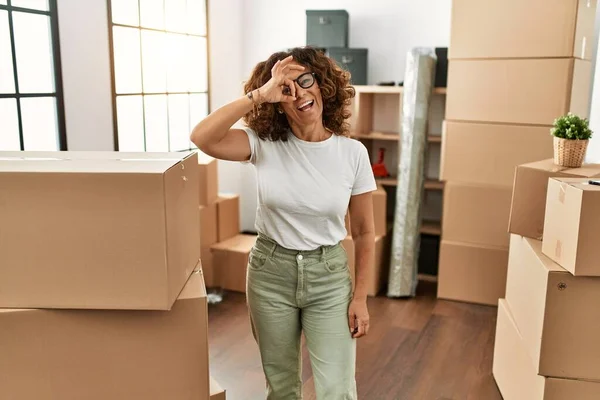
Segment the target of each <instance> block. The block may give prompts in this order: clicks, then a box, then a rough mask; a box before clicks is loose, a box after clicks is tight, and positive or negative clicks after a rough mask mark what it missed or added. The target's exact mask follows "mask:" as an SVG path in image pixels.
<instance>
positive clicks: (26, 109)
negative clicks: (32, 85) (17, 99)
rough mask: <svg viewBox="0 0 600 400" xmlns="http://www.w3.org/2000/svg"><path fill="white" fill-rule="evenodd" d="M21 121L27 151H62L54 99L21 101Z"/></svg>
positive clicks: (43, 98) (40, 98)
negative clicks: (59, 142)
mask: <svg viewBox="0 0 600 400" xmlns="http://www.w3.org/2000/svg"><path fill="white" fill-rule="evenodd" d="M21 119H22V121H23V141H24V144H25V150H38V151H57V150H60V146H59V144H58V124H57V122H56V99H55V98H54V97H29V98H24V99H21Z"/></svg>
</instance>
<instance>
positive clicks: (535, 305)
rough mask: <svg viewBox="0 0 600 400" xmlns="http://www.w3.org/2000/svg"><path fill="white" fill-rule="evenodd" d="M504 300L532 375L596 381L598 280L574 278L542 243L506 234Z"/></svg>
mask: <svg viewBox="0 0 600 400" xmlns="http://www.w3.org/2000/svg"><path fill="white" fill-rule="evenodd" d="M506 301H507V302H508V304H509V305H510V308H511V310H512V314H513V316H514V319H515V321H516V324H517V326H518V328H519V331H520V332H521V336H522V338H523V342H524V344H525V345H526V347H527V351H528V353H529V355H530V356H531V359H532V367H535V371H536V373H539V374H540V375H545V376H555V377H561V378H573V379H575V378H577V379H589V380H600V363H598V360H600V342H599V341H598V338H599V337H600V320H598V318H591V316H592V315H594V314H595V313H596V311H595V310H596V306H597V305H598V304H600V278H585V277H574V276H573V275H571V274H570V273H569V272H567V271H566V270H565V269H563V268H561V267H560V266H559V265H558V264H556V263H555V262H553V261H552V260H550V259H549V258H548V257H546V256H545V255H543V254H542V242H540V241H538V240H535V239H529V238H523V237H521V236H518V235H511V240H510V251H509V256H508V277H507V283H506Z"/></svg>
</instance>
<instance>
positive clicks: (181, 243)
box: [0, 152, 209, 400]
mask: <svg viewBox="0 0 600 400" xmlns="http://www.w3.org/2000/svg"><path fill="white" fill-rule="evenodd" d="M196 164H197V157H196V155H195V154H194V153H162V154H158V153H153V154H137V153H113V152H110V153H95V152H92V153H78V152H62V153H58V152H57V153H43V154H41V153H30V152H14V153H2V154H0V187H2V191H0V220H1V221H2V228H1V229H0V326H2V327H3V329H0V354H2V356H1V357H0V388H2V389H1V393H2V395H1V396H0V397H2V398H10V399H33V398H35V399H61V400H62V399H73V400H75V399H82V398H85V399H92V400H93V399H98V400H100V399H134V398H144V399H165V398H190V397H193V398H197V399H208V398H209V375H208V337H207V336H208V334H207V302H206V291H205V287H204V280H203V275H202V272H201V268H200V267H201V265H200V263H199V261H198V260H199V257H200V246H199V243H200V241H199V230H198V227H197V223H196V221H197V219H198V216H197V213H198V175H197V174H198V169H197V168H196ZM32 383H34V384H32Z"/></svg>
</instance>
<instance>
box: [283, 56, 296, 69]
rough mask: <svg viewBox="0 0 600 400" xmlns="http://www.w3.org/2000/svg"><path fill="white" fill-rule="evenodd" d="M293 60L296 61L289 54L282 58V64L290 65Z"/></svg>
mask: <svg viewBox="0 0 600 400" xmlns="http://www.w3.org/2000/svg"><path fill="white" fill-rule="evenodd" d="M292 61H294V57H292V56H287V57H286V58H284V59H283V60H281V66H282V67H284V66H286V65H288V64H289V63H291V62H292Z"/></svg>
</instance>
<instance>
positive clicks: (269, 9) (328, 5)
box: [243, 0, 452, 84]
mask: <svg viewBox="0 0 600 400" xmlns="http://www.w3.org/2000/svg"><path fill="white" fill-rule="evenodd" d="M451 3H452V2H451V0H370V1H365V0H305V1H293V2H292V1H281V0H250V1H248V0H246V2H245V3H244V7H245V8H244V28H245V31H244V38H243V39H244V41H243V43H244V65H243V66H244V70H245V71H246V73H247V74H249V73H250V70H251V69H252V67H253V66H254V65H255V64H256V63H257V62H259V61H261V60H264V59H266V58H267V57H268V56H269V55H270V54H271V53H273V52H275V51H280V50H285V49H287V48H289V47H294V46H303V45H305V44H306V10H307V9H309V10H310V9H344V10H347V11H348V13H349V15H350V35H349V41H350V43H349V44H350V47H358V48H368V49H369V61H368V70H369V71H368V83H369V84H376V83H377V82H380V81H390V80H393V81H396V82H398V81H402V80H404V67H405V60H406V52H407V51H408V50H410V49H411V48H412V47H415V46H432V47H446V46H448V44H449V43H450V11H451Z"/></svg>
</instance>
